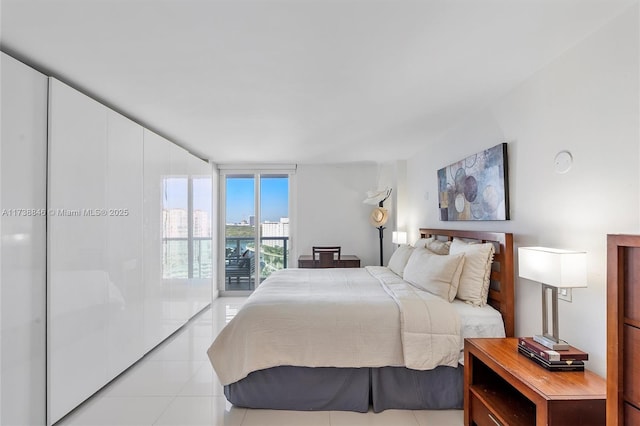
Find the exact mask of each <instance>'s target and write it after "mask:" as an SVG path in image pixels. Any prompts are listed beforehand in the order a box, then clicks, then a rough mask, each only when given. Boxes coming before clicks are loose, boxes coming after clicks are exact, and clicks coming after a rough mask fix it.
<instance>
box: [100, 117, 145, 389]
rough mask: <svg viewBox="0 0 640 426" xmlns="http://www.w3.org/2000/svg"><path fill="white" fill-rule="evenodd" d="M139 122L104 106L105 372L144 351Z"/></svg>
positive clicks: (120, 367) (130, 361)
mask: <svg viewBox="0 0 640 426" xmlns="http://www.w3.org/2000/svg"><path fill="white" fill-rule="evenodd" d="M142 138H143V129H142V126H140V125H138V124H136V123H134V122H133V121H131V120H129V119H127V118H126V117H123V116H122V115H120V114H117V113H116V112H114V111H109V112H108V126H107V209H108V211H107V214H108V216H107V247H108V252H107V255H108V263H107V266H108V273H109V278H110V282H111V283H112V284H113V287H111V288H110V290H111V293H110V294H109V297H110V298H112V299H113V300H117V301H120V302H121V303H119V306H118V309H110V310H109V313H108V315H109V325H108V340H107V346H108V355H109V360H108V377H109V378H112V377H115V376H116V375H118V374H120V373H121V372H122V371H124V370H125V369H126V368H127V367H129V366H130V365H131V364H133V363H134V362H135V361H137V360H138V359H139V358H140V357H142V355H144V339H143V318H144V280H143V260H142V238H143V233H142V216H143V214H142V199H143V189H142V188H143V143H142Z"/></svg>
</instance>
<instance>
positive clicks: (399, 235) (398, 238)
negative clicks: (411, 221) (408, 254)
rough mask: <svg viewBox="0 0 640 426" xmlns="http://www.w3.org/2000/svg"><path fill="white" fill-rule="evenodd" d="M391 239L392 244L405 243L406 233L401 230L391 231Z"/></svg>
mask: <svg viewBox="0 0 640 426" xmlns="http://www.w3.org/2000/svg"><path fill="white" fill-rule="evenodd" d="M391 241H392V242H393V243H394V244H407V233H406V232H402V231H393V234H392V236H391Z"/></svg>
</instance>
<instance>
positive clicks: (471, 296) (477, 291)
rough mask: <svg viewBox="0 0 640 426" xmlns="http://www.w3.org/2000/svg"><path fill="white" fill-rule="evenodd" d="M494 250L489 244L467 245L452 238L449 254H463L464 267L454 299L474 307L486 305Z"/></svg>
mask: <svg viewBox="0 0 640 426" xmlns="http://www.w3.org/2000/svg"><path fill="white" fill-rule="evenodd" d="M494 251H495V249H494V247H493V244H491V243H483V244H477V243H467V242H465V241H463V240H460V239H458V238H454V239H453V242H452V243H451V249H450V250H449V253H451V254H464V259H465V260H464V266H463V268H462V275H461V276H460V285H459V286H458V294H457V295H456V297H457V298H458V299H460V300H464V301H465V302H468V303H471V304H472V305H475V306H484V305H486V304H487V296H488V295H489V280H490V278H491V262H493V253H494Z"/></svg>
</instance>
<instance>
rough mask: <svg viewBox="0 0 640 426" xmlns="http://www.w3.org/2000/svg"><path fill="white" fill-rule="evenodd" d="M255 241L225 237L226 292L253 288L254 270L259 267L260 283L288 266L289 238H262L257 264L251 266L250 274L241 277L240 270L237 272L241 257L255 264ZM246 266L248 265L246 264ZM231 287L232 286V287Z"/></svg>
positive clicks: (247, 238)
mask: <svg viewBox="0 0 640 426" xmlns="http://www.w3.org/2000/svg"><path fill="white" fill-rule="evenodd" d="M254 243H255V240H254V238H253V237H227V238H226V242H225V267H226V268H225V269H226V273H225V280H226V283H227V284H226V285H227V290H233V289H239V290H250V289H253V288H254V280H255V269H256V266H258V265H259V268H260V278H261V281H262V280H264V279H265V278H267V277H268V276H269V275H270V274H271V273H272V272H274V271H277V270H279V269H285V268H287V266H288V263H289V262H288V256H289V248H288V243H289V237H262V238H261V239H260V244H261V247H262V250H261V253H260V256H259V264H258V265H256V264H253V265H250V266H251V272H246V273H245V275H243V272H242V270H238V267H237V266H238V265H244V263H242V259H241V258H242V257H245V258H247V259H252V260H250V261H251V262H255V259H254V258H255V253H254V252H255V247H254ZM247 265H248V264H247ZM234 284H235V286H234V287H232V285H234Z"/></svg>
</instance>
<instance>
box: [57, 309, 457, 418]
mask: <svg viewBox="0 0 640 426" xmlns="http://www.w3.org/2000/svg"><path fill="white" fill-rule="evenodd" d="M245 300H246V298H239V297H234V298H231V297H225V298H219V299H217V300H215V301H214V303H213V304H212V306H211V308H210V309H208V310H206V311H205V312H203V313H201V314H200V315H198V316H197V317H196V318H194V319H193V320H191V321H190V322H189V323H188V324H187V325H185V326H184V327H183V328H182V329H181V330H180V331H178V332H177V333H176V334H174V335H173V336H172V337H170V338H169V339H168V340H167V341H165V342H164V343H162V344H161V345H160V346H159V347H157V348H156V349H154V350H153V351H152V352H151V353H149V354H147V356H145V357H144V358H143V359H142V360H141V361H139V362H138V363H136V364H135V365H134V366H133V367H131V368H130V369H129V370H127V371H126V372H125V373H123V374H122V375H120V376H119V377H118V378H116V379H115V380H114V381H113V382H111V383H110V384H109V385H108V386H106V387H105V388H103V389H102V390H101V391H100V392H98V393H97V394H96V395H94V396H93V397H92V398H91V399H89V400H88V401H86V402H85V403H84V404H82V405H81V406H80V407H78V408H77V409H76V410H75V411H73V412H72V413H71V414H69V415H68V416H66V417H65V418H63V419H62V420H61V421H60V422H58V423H57V425H60V426H63V425H64V426H72V425H73V426H79V425H83V426H89V425H109V426H119V425H127V426H131V425H176V426H178V425H179V426H191V425H219V426H232V425H233V426H271V425H272V426H289V425H290V426H311V425H318V426H360V425H362V426H387V425H389V426H405V425H411V426H460V425H462V424H463V419H462V411H460V410H446V411H426V410H425V411H409V410H387V411H384V412H382V413H377V414H376V413H373V412H369V413H352V412H342V411H317V412H303V411H279V410H278V411H276V410H251V409H244V408H237V407H234V406H232V405H231V404H229V403H228V402H227V400H226V399H225V397H224V393H223V390H222V385H220V383H219V382H218V380H217V378H216V376H215V373H214V372H213V369H212V367H211V365H210V364H209V360H208V359H207V354H206V350H207V348H208V347H209V345H210V344H211V342H212V341H213V339H214V338H215V336H216V335H217V334H218V332H219V331H220V330H221V329H222V327H224V325H225V324H226V323H227V322H228V321H229V320H230V319H231V318H233V316H234V315H235V313H236V312H237V310H238V309H239V308H240V306H242V304H243V303H244V301H245Z"/></svg>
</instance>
